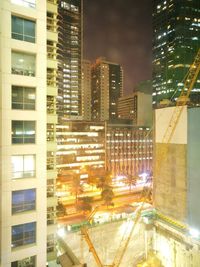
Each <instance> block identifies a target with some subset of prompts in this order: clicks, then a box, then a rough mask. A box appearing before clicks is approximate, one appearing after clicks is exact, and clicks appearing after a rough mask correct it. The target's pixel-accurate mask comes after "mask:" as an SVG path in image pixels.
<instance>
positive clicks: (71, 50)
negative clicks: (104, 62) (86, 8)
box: [58, 0, 82, 123]
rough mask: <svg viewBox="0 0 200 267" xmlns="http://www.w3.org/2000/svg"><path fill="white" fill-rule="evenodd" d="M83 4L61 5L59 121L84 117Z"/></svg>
mask: <svg viewBox="0 0 200 267" xmlns="http://www.w3.org/2000/svg"><path fill="white" fill-rule="evenodd" d="M81 58H82V0H59V1H58V119H59V123H61V122H62V121H65V120H69V119H78V118H79V119H80V116H81Z"/></svg>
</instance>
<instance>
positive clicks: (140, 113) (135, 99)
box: [118, 91, 153, 126]
mask: <svg viewBox="0 0 200 267" xmlns="http://www.w3.org/2000/svg"><path fill="white" fill-rule="evenodd" d="M118 117H119V118H120V119H131V120H132V121H133V124H134V125H135V126H151V125H152V117H153V113H152V96H151V95H150V94H145V93H142V92H139V91H138V92H135V93H133V94H131V95H126V96H123V97H120V98H119V100H118Z"/></svg>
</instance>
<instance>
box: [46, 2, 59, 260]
mask: <svg viewBox="0 0 200 267" xmlns="http://www.w3.org/2000/svg"><path fill="white" fill-rule="evenodd" d="M46 8H47V37H46V38H47V81H46V83H47V110H46V113H47V135H46V140H47V156H46V157H47V162H46V169H47V189H46V191H47V192H46V196H47V241H46V242H47V261H53V260H55V258H56V229H57V224H56V206H57V197H56V178H57V170H56V150H57V146H56V124H57V113H56V98H57V94H58V85H57V74H58V63H57V58H56V55H57V43H58V33H57V13H58V11H57V9H58V7H57V1H55V0H48V1H47V5H46Z"/></svg>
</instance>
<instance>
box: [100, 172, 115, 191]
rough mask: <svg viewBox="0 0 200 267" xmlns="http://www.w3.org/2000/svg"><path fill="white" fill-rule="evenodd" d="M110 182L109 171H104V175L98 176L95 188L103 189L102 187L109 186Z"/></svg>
mask: <svg viewBox="0 0 200 267" xmlns="http://www.w3.org/2000/svg"><path fill="white" fill-rule="evenodd" d="M111 183H112V175H111V172H108V171H107V172H106V173H105V175H104V176H102V177H100V178H99V181H98V183H97V188H100V189H101V191H103V190H104V188H106V187H108V186H110V184H111Z"/></svg>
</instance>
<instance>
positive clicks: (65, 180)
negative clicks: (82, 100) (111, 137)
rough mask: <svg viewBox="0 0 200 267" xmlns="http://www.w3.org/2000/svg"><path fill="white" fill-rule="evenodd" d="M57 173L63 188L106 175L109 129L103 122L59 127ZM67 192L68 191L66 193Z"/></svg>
mask: <svg viewBox="0 0 200 267" xmlns="http://www.w3.org/2000/svg"><path fill="white" fill-rule="evenodd" d="M56 135H57V142H58V149H57V169H58V180H59V181H60V182H61V184H62V187H63V188H64V187H65V186H66V187H65V188H67V187H68V189H69V188H70V187H72V184H73V183H74V179H77V181H79V182H80V183H81V184H83V183H87V182H91V181H92V180H94V179H96V180H97V178H99V177H100V176H103V175H104V174H105V125H104V123H103V122H91V121H90V122H89V121H70V122H67V123H65V125H58V126H57V133H56ZM63 191H64V190H63Z"/></svg>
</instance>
